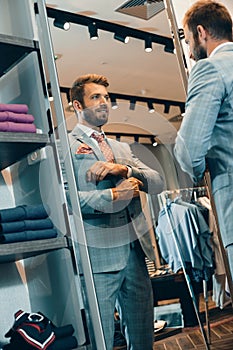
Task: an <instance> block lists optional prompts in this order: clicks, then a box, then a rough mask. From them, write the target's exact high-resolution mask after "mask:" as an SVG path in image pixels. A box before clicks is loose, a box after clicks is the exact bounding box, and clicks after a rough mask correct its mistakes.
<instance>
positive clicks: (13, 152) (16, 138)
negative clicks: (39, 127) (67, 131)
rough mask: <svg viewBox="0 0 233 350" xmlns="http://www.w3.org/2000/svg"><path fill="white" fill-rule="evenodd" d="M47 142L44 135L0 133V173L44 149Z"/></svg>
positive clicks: (46, 137)
mask: <svg viewBox="0 0 233 350" xmlns="http://www.w3.org/2000/svg"><path fill="white" fill-rule="evenodd" d="M48 142H49V138H48V135H45V134H33V133H21V132H17V133H12V132H0V171H1V170H3V169H5V168H7V167H8V166H10V165H12V164H14V163H16V162H17V161H19V160H21V159H22V158H24V157H25V156H26V155H28V154H30V153H32V152H34V151H36V150H37V149H39V148H42V147H45V146H46V144H47V143H48Z"/></svg>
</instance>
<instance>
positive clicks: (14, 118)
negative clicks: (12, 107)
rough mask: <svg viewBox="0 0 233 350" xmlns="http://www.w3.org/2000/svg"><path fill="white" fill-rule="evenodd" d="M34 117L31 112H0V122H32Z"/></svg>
mask: <svg viewBox="0 0 233 350" xmlns="http://www.w3.org/2000/svg"><path fill="white" fill-rule="evenodd" d="M34 120H35V118H34V117H33V115H31V114H26V113H15V112H9V111H4V112H0V122H14V123H29V124H30V123H33V122H34Z"/></svg>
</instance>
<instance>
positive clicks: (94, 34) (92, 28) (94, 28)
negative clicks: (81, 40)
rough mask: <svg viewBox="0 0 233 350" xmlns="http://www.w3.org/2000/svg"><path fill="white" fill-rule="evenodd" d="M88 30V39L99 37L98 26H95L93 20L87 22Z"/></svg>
mask: <svg viewBox="0 0 233 350" xmlns="http://www.w3.org/2000/svg"><path fill="white" fill-rule="evenodd" d="M88 30H89V34H90V39H91V40H97V39H98V38H99V36H98V28H97V26H96V23H95V22H91V23H89V24H88Z"/></svg>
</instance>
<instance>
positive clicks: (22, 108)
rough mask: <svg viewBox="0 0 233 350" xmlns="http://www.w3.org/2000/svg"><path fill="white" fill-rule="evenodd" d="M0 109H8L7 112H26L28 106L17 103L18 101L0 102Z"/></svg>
mask: <svg viewBox="0 0 233 350" xmlns="http://www.w3.org/2000/svg"><path fill="white" fill-rule="evenodd" d="M0 111H1V112H3V111H9V112H15V113H27V112H28V106H27V105H26V104H19V103H9V104H7V103H0Z"/></svg>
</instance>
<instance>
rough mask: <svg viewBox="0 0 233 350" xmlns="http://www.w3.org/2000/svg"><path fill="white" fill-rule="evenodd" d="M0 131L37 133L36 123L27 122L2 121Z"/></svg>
mask: <svg viewBox="0 0 233 350" xmlns="http://www.w3.org/2000/svg"><path fill="white" fill-rule="evenodd" d="M0 131H4V132H28V133H35V132H36V126H35V124H27V123H14V122H0Z"/></svg>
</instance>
